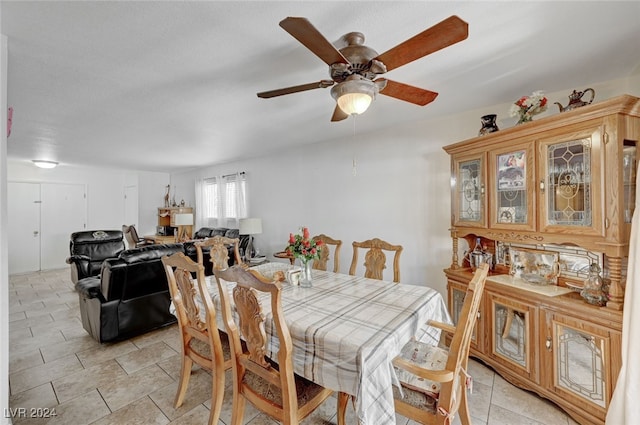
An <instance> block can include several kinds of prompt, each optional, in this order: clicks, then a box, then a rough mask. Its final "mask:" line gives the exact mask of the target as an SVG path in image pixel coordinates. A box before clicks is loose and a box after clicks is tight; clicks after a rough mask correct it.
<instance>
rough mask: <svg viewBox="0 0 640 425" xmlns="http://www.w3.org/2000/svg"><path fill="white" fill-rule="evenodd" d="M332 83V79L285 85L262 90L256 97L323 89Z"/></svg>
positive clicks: (267, 97)
mask: <svg viewBox="0 0 640 425" xmlns="http://www.w3.org/2000/svg"><path fill="white" fill-rule="evenodd" d="M332 85H333V81H332V80H320V81H318V82H316V83H309V84H301V85H299V86H292V87H285V88H282V89H276V90H269V91H263V92H260V93H258V97H260V98H262V99H269V98H271V97H277V96H282V95H285V94H291V93H298V92H301V91H307V90H313V89H324V88H327V87H331V86H332Z"/></svg>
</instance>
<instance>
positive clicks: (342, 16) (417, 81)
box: [0, 0, 640, 171]
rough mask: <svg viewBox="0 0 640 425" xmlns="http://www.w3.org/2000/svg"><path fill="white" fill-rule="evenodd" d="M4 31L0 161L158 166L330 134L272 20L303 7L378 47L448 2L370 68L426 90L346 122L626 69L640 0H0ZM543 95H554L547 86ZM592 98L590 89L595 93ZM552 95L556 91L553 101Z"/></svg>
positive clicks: (635, 52)
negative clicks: (410, 44) (380, 67)
mask: <svg viewBox="0 0 640 425" xmlns="http://www.w3.org/2000/svg"><path fill="white" fill-rule="evenodd" d="M0 13H1V15H2V16H1V25H2V26H1V27H0V32H2V34H5V35H7V36H8V38H9V72H8V80H9V81H8V103H9V106H12V107H13V108H14V115H13V129H12V134H11V137H10V138H9V140H8V149H7V150H8V157H9V158H10V159H17V160H24V161H30V160H31V159H36V158H41V159H49V160H55V161H59V162H61V163H62V164H82V165H100V166H107V167H117V168H126V169H137V170H149V171H172V170H178V169H184V168H192V167H199V166H205V165H208V164H214V163H219V162H226V161H230V160H234V159H239V158H243V157H247V156H256V155H261V154H264V153H267V152H271V151H274V150H277V149H283V148H285V147H287V146H290V145H300V144H307V143H314V142H318V141H322V140H327V139H334V138H340V137H344V136H345V135H349V134H351V132H352V131H353V130H352V129H353V123H352V122H351V120H352V119H348V120H345V121H342V122H338V123H331V122H330V118H331V114H332V112H333V109H334V105H335V103H334V101H333V99H332V98H331V95H330V91H329V90H330V89H317V90H313V91H308V92H303V93H296V94H291V95H288V96H281V97H278V98H273V99H259V98H258V97H257V96H256V93H257V92H260V91H266V90H271V89H277V88H281V87H288V86H293V85H298V84H304V83H310V82H315V81H319V80H321V79H326V78H327V77H328V67H327V66H326V65H325V64H324V63H323V62H322V61H321V60H320V59H319V58H317V57H316V56H315V55H314V54H312V53H311V52H310V51H309V50H307V49H306V48H305V47H303V46H302V45H301V44H300V43H298V42H297V41H296V40H295V39H294V38H293V37H291V36H290V35H289V34H288V33H286V32H285V31H284V30H283V29H282V28H280V27H279V26H278V23H279V22H280V20H282V19H283V18H285V17H287V16H303V17H306V18H308V19H309V20H310V21H311V22H312V24H313V25H314V26H315V27H316V28H317V29H318V30H319V31H320V32H322V34H324V36H325V37H326V38H327V39H328V40H330V41H336V40H338V38H339V37H340V36H342V35H343V34H345V33H347V32H350V31H360V32H362V33H364V35H365V37H366V40H365V44H366V45H368V46H370V47H372V48H373V49H375V50H377V51H378V52H379V53H382V52H384V51H386V50H388V49H390V48H391V47H393V46H395V45H397V44H399V43H400V42H402V41H404V40H406V39H407V38H409V37H411V36H413V35H415V34H417V33H419V32H421V31H422V30H424V29H426V28H428V27H431V26H432V25H434V24H436V23H438V22H440V21H441V20H443V19H445V18H447V17H448V16H450V15H458V16H459V17H460V18H462V19H463V20H465V21H467V22H468V23H469V38H468V39H467V40H465V41H462V42H460V43H458V44H455V45H453V46H450V47H448V48H446V49H444V50H441V51H439V52H436V53H433V54H431V55H429V56H426V57H424V58H422V59H419V60H417V61H415V62H412V63H409V64H407V65H405V66H403V67H401V68H399V69H395V70H392V71H391V72H389V73H388V74H386V75H385V76H387V77H388V78H390V79H393V80H395V81H399V82H404V83H408V84H411V85H414V86H417V87H421V88H425V89H428V90H433V91H436V92H438V93H440V95H439V97H438V98H437V99H436V100H435V102H433V103H431V104H429V105H427V106H425V107H419V106H415V105H413V104H409V103H406V102H402V101H399V100H396V99H393V98H390V97H387V96H379V97H378V98H377V99H376V100H375V102H374V103H373V104H372V106H371V107H370V108H369V110H368V111H367V112H366V113H365V114H363V115H362V116H360V117H358V131H359V132H361V133H366V132H369V131H375V130H376V129H379V128H383V127H386V126H389V125H394V124H397V123H399V122H402V121H416V120H429V119H433V118H435V117H437V116H442V115H448V114H451V113H454V112H458V111H462V110H471V109H476V108H479V107H482V106H486V105H495V104H500V103H506V102H510V101H513V100H515V99H516V98H517V97H519V96H520V95H522V94H528V93H531V92H532V91H533V90H539V89H542V90H545V91H547V92H552V91H557V90H561V89H566V88H568V87H572V88H576V89H582V88H585V84H590V83H593V82H601V81H608V80H612V79H617V78H623V77H628V76H629V75H632V74H634V73H638V72H640V54H639V53H640V2H638V1H628V2H610V1H604V2H503V1H501V2H488V1H487V2H483V1H475V2H455V1H423V2H368V1H360V2H343V1H340V2H311V1H306V2H280V1H277V2H266V1H264V2H244V1H233V2H214V1H209V2H178V1H175V2H166V1H162V2H151V1H149V2H125V1H122V2H93V1H91V2H89V1H87V2H73V1H72V2H58V1H45V2H29V1H16V2H12V1H4V0H2V1H1V2H0ZM558 100H559V99H558ZM596 100H598V99H597V98H596ZM565 103H566V102H565Z"/></svg>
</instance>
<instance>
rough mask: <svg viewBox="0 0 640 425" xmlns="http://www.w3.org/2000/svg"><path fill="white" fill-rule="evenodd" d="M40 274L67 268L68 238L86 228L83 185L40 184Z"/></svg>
mask: <svg viewBox="0 0 640 425" xmlns="http://www.w3.org/2000/svg"><path fill="white" fill-rule="evenodd" d="M41 199H42V204H41V214H40V222H41V232H42V235H41V238H40V270H51V269H60V268H64V267H66V263H65V259H66V258H67V257H68V256H69V235H71V233H73V232H78V231H81V230H84V229H85V228H86V222H87V220H86V217H87V207H86V198H85V185H83V184H59V183H42V185H41Z"/></svg>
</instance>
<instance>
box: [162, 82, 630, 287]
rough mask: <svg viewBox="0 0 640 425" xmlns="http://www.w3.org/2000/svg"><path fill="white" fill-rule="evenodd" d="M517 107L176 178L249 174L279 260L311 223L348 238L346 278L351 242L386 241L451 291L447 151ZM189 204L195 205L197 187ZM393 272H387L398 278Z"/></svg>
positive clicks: (254, 209)
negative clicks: (483, 121) (485, 118)
mask: <svg viewBox="0 0 640 425" xmlns="http://www.w3.org/2000/svg"><path fill="white" fill-rule="evenodd" d="M591 87H593V88H594V89H595V91H596V101H599V100H604V99H608V98H610V97H613V96H616V95H620V94H625V93H628V94H633V95H636V96H640V77H639V76H635V77H632V78H628V79H623V80H617V81H611V82H606V83H600V84H595V83H594V84H592V85H591ZM574 88H575V89H584V88H586V86H585V87H569V88H567V89H566V90H563V91H561V92H556V93H548V94H547V95H548V98H549V100H550V101H551V102H555V101H558V102H560V103H562V104H563V105H566V104H567V103H568V94H569V93H570V92H571V91H572V90H573V89H574ZM523 94H527V93H523ZM514 100H515V99H514ZM374 106H375V105H374ZM510 106H511V104H501V105H493V106H488V107H486V108H482V109H480V110H475V111H466V112H462V113H460V114H456V115H455V116H450V117H447V118H444V119H440V120H437V121H429V122H427V121H425V122H414V123H408V124H402V125H396V126H394V127H390V128H388V129H386V130H385V131H381V132H376V133H373V134H367V133H366V129H365V128H361V127H358V125H357V122H356V135H355V136H353V135H351V134H350V135H349V136H346V137H345V138H344V139H340V140H332V141H327V142H324V143H321V144H316V145H310V146H302V147H299V148H289V149H287V150H284V151H281V152H277V153H274V154H272V155H269V156H265V157H262V158H254V159H248V160H243V161H238V162H233V163H227V164H219V165H215V166H210V167H206V168H202V169H199V170H196V171H190V172H185V173H180V174H172V176H171V180H172V183H173V184H176V185H178V186H179V187H194V183H195V179H196V178H198V177H210V176H215V175H220V174H228V173H233V172H236V171H245V172H246V173H247V181H248V185H249V190H250V192H249V215H250V216H252V217H261V218H262V225H263V233H262V234H261V235H258V236H257V237H256V244H257V245H258V247H259V248H260V250H261V252H262V253H264V254H266V255H267V256H269V257H270V258H273V257H271V255H272V254H273V253H274V252H277V251H281V250H282V249H283V248H284V247H285V245H286V242H287V238H288V235H289V232H295V231H296V230H297V229H298V227H299V226H302V225H305V226H308V227H309V228H310V230H311V233H312V234H317V233H326V234H328V235H329V236H332V237H334V238H337V239H341V240H342V241H343V249H342V253H341V258H340V262H341V272H343V273H347V272H348V269H349V265H350V263H351V253H352V248H351V242H352V241H355V240H357V241H362V240H365V239H369V238H373V237H379V238H381V239H384V240H387V241H388V242H390V243H393V244H401V245H402V246H403V247H404V251H403V253H402V256H401V260H400V264H401V281H402V282H406V283H411V284H418V285H428V286H431V287H434V288H436V289H438V290H439V291H441V292H442V293H445V288H446V281H445V278H444V274H443V273H442V270H443V269H444V268H446V267H447V266H448V265H449V264H450V262H451V238H450V235H449V232H448V228H449V227H450V163H449V157H448V155H447V154H446V153H445V152H444V151H443V150H442V147H443V146H445V145H447V144H451V143H455V142H458V141H461V140H464V139H467V138H471V137H475V136H476V135H477V133H478V130H479V129H480V117H481V116H482V115H485V114H489V113H496V114H498V116H499V119H498V125H499V127H501V128H508V127H511V126H513V125H514V123H515V121H516V119H515V118H511V117H509V116H508V111H509V107H510ZM427 107H428V106H427ZM557 113H558V109H557V107H556V106H555V105H550V106H549V109H548V111H547V112H545V113H543V114H542V115H540V116H537V117H535V118H534V119H539V118H540V117H544V116H546V115H552V114H557ZM354 156H355V159H356V174H355V175H354V174H353V166H352V160H353V158H354ZM185 200H186V201H188V202H191V203H192V204H193V205H195V203H194V193H193V190H192V191H191V192H190V194H189V197H188V198H187V197H185ZM461 245H464V243H462V244H461ZM360 263H362V260H360ZM390 273H391V272H390V271H389V270H387V271H386V274H385V278H386V279H388V280H391V278H392V277H391V274H390Z"/></svg>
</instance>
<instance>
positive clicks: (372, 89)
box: [331, 77, 378, 115]
mask: <svg viewBox="0 0 640 425" xmlns="http://www.w3.org/2000/svg"><path fill="white" fill-rule="evenodd" d="M377 91H378V87H377V86H376V84H375V83H374V82H373V81H370V80H366V79H362V78H353V79H352V78H351V77H350V78H349V79H347V80H346V81H343V82H341V83H339V84H337V85H335V86H333V88H332V89H331V96H333V98H334V99H336V101H337V102H338V106H339V107H340V109H342V111H343V112H344V113H345V114H348V115H360V114H362V113H364V112H365V111H366V110H367V109H368V108H369V105H371V102H373V99H374V98H375V96H376V92H377Z"/></svg>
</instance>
